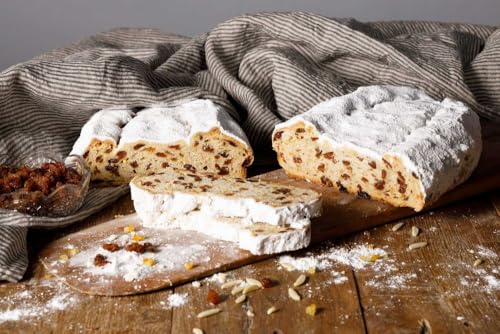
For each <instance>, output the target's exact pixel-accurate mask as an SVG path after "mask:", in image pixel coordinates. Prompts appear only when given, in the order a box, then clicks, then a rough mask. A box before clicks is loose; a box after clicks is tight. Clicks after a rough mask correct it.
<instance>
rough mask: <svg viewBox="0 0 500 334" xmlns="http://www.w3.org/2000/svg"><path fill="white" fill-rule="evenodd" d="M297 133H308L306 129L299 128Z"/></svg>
mask: <svg viewBox="0 0 500 334" xmlns="http://www.w3.org/2000/svg"><path fill="white" fill-rule="evenodd" d="M295 132H296V133H304V132H306V129H304V128H298V129H297V130H295Z"/></svg>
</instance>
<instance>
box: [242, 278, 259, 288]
mask: <svg viewBox="0 0 500 334" xmlns="http://www.w3.org/2000/svg"><path fill="white" fill-rule="evenodd" d="M245 281H246V282H247V283H248V284H250V285H257V286H258V287H259V288H262V283H261V282H260V281H259V280H256V279H255V278H251V277H247V278H246V279H245Z"/></svg>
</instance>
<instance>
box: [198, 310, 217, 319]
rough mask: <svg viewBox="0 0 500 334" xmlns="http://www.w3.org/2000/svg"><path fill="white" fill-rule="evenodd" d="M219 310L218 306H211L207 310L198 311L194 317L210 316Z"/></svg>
mask: <svg viewBox="0 0 500 334" xmlns="http://www.w3.org/2000/svg"><path fill="white" fill-rule="evenodd" d="M220 311H221V309H220V308H211V309H208V310H205V311H203V312H200V313H198V315H197V316H196V317H197V318H206V317H210V316H212V315H214V314H217V313H219V312H220Z"/></svg>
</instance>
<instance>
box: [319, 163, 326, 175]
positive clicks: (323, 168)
mask: <svg viewBox="0 0 500 334" xmlns="http://www.w3.org/2000/svg"><path fill="white" fill-rule="evenodd" d="M318 170H319V171H320V172H322V173H324V172H325V164H321V165H318Z"/></svg>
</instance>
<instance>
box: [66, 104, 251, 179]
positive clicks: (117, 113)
mask: <svg viewBox="0 0 500 334" xmlns="http://www.w3.org/2000/svg"><path fill="white" fill-rule="evenodd" d="M71 154H76V155H80V156H82V157H83V158H84V159H85V161H86V162H87V164H88V165H89V167H90V169H91V172H92V179H93V180H103V181H113V182H116V183H128V182H129V181H130V180H131V179H132V178H133V177H134V176H136V175H152V174H154V173H157V172H161V171H164V170H166V169H169V168H184V169H189V170H191V171H193V172H196V171H207V172H213V173H215V174H218V175H231V176H238V177H245V176H246V167H248V166H249V165H250V164H251V163H252V162H253V152H252V148H251V146H250V144H249V142H248V139H247V137H246V136H245V133H244V132H243V130H242V129H241V128H240V127H239V125H238V124H237V123H236V122H235V121H234V120H233V119H232V118H231V116H230V115H229V114H228V113H227V112H226V111H225V110H224V109H223V108H222V107H220V106H218V105H216V104H214V103H213V102H211V101H210V100H203V99H197V100H191V101H185V102H181V103H179V104H178V105H174V106H172V105H170V106H161V105H159V106H152V107H148V108H145V109H142V110H140V111H138V112H135V111H134V110H132V109H130V108H126V107H113V108H109V109H104V110H101V111H99V112H97V113H96V114H94V115H93V116H92V117H91V118H90V120H89V121H88V122H87V123H86V124H85V125H84V126H83V128H82V131H81V134H80V137H79V138H78V140H77V141H76V142H75V144H74V146H73V150H72V152H71Z"/></svg>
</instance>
